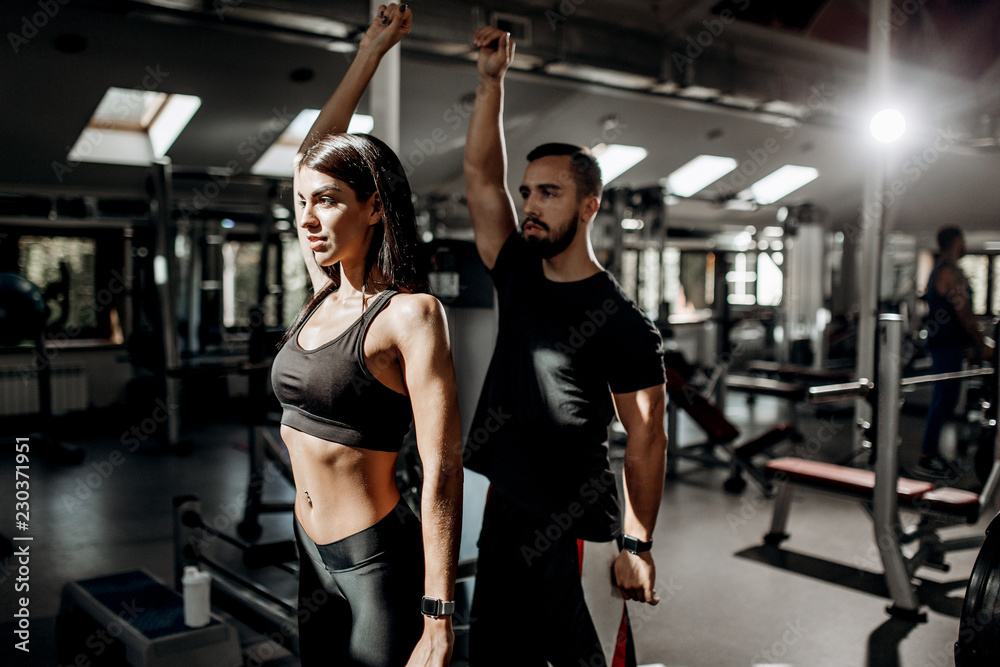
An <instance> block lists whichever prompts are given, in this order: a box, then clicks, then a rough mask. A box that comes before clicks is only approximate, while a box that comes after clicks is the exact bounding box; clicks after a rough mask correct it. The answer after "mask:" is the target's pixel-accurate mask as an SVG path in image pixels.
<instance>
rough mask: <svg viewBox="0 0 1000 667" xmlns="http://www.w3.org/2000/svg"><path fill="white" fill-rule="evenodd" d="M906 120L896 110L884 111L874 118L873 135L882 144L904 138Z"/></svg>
mask: <svg viewBox="0 0 1000 667" xmlns="http://www.w3.org/2000/svg"><path fill="white" fill-rule="evenodd" d="M905 129H906V119H905V118H903V114H901V113H899V112H898V111H896V110H895V109H882V110H881V111H879V112H878V113H877V114H875V115H874V116H872V124H871V130H872V135H873V136H874V137H875V138H876V139H878V140H879V141H881V142H882V143H885V144H887V143H889V142H892V141H895V140H896V139H899V138H900V137H901V136H903V131H904V130H905Z"/></svg>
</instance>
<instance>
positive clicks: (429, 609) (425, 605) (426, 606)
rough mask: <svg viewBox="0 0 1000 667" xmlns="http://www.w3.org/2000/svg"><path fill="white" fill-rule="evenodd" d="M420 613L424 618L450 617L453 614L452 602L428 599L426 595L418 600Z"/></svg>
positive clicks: (453, 602)
mask: <svg viewBox="0 0 1000 667" xmlns="http://www.w3.org/2000/svg"><path fill="white" fill-rule="evenodd" d="M420 613H421V614H423V615H424V616H433V617H434V618H437V617H438V616H451V615H452V614H454V613H455V601H454V600H441V599H439V598H429V597H427V596H426V595H425V596H423V597H422V598H420Z"/></svg>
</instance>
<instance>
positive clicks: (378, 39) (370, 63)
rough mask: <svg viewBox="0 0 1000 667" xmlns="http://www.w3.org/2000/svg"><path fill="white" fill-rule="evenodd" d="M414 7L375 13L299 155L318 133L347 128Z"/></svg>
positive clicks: (384, 7)
mask: <svg viewBox="0 0 1000 667" xmlns="http://www.w3.org/2000/svg"><path fill="white" fill-rule="evenodd" d="M412 24H413V10H412V9H410V7H409V6H408V5H405V4H403V5H396V4H392V5H388V6H387V5H381V6H379V8H378V15H377V16H376V17H375V18H374V20H373V21H372V24H371V25H370V26H369V27H368V30H367V31H366V32H365V36H364V37H363V38H362V39H361V44H360V45H359V46H358V53H357V55H356V56H355V57H354V61H353V62H352V63H351V66H350V67H349V68H348V70H347V74H345V75H344V78H343V79H342V80H341V82H340V84H339V85H338V86H337V89H336V90H335V91H333V95H331V96H330V99H329V100H327V102H326V104H324V105H323V108H322V109H321V110H320V112H319V117H318V118H316V122H315V123H313V126H312V127H311V128H310V129H309V134H307V135H306V138H305V140H304V141H303V142H302V145H301V146H300V147H299V151H298V155H297V156H296V160H295V162H296V164H298V161H299V158H300V157H301V156H302V154H303V153H305V152H306V151H307V150H308V149H309V147H310V146H312V145H313V144H314V143H316V142H317V141H318V140H319V139H320V137H322V136H324V135H327V134H333V133H335V132H347V127H348V125H349V124H350V122H351V116H353V115H354V111H355V109H357V108H358V102H360V101H361V96H362V95H364V93H365V89H366V88H368V84H369V83H370V82H371V80H372V76H373V75H374V74H375V70H376V69H378V65H379V63H380V62H382V57H383V56H385V54H386V53H388V52H389V49H391V48H392V47H394V46H395V45H396V44H398V43H399V42H400V40H402V39H403V37H405V36H406V35H407V33H409V32H410V26H411V25H412Z"/></svg>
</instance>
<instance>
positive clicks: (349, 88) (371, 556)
mask: <svg viewBox="0 0 1000 667" xmlns="http://www.w3.org/2000/svg"><path fill="white" fill-rule="evenodd" d="M410 21H411V10H410V9H409V8H408V7H407V6H406V5H400V6H397V5H392V6H390V7H385V6H383V7H381V8H380V10H379V16H378V17H376V19H375V21H374V22H373V24H372V26H371V27H370V28H369V29H368V31H367V32H366V33H365V36H364V39H363V40H362V42H361V44H360V46H359V50H358V54H357V57H356V58H355V60H354V63H353V64H352V65H351V67H350V69H349V70H348V72H347V74H346V75H345V77H344V80H343V81H342V82H341V84H340V85H339V86H338V88H337V91H336V92H335V93H334V95H333V97H331V98H330V101H329V102H328V103H327V104H326V106H325V107H324V108H323V110H322V112H321V113H320V116H319V118H318V119H317V121H316V124H315V125H314V126H313V128H312V130H311V131H310V134H309V137H308V138H307V139H306V141H305V143H304V144H303V146H302V149H301V150H300V153H299V155H298V156H297V158H296V167H295V180H294V197H295V204H296V224H297V229H298V231H299V234H300V239H301V241H302V243H303V246H304V247H306V248H308V254H309V259H308V261H309V262H311V263H313V264H314V267H318V268H319V270H315V268H313V269H311V272H312V275H313V280H314V286H315V287H316V290H315V294H314V296H313V297H312V298H311V299H310V300H309V302H308V303H307V304H306V305H305V306H304V307H303V309H302V312H301V313H300V314H299V316H298V318H297V320H296V322H295V323H294V324H293V325H292V327H291V329H289V331H288V333H287V334H286V336H285V341H284V344H283V346H282V348H281V350H280V351H279V353H278V355H277V357H276V358H275V361H274V367H273V370H272V383H273V386H274V391H275V395H276V396H277V397H278V400H279V401H280V402H281V404H282V408H283V413H282V420H281V421H282V427H281V436H282V439H283V440H284V442H285V444H286V445H287V447H288V452H289V455H290V458H291V463H292V470H293V473H294V477H295V487H296V498H295V534H296V539H297V542H298V547H299V562H300V574H299V614H298V620H299V644H300V658H301V661H302V664H303V665H304V666H309V665H318V664H323V665H365V666H373V667H374V666H376V665H377V666H390V665H407V666H411V665H414V666H415V665H434V666H435V667H443V666H444V665H447V664H448V661H449V658H450V655H451V650H452V644H453V633H452V628H451V617H450V615H448V614H449V613H450V608H453V606H454V603H453V600H454V597H453V593H454V580H455V562H456V554H457V541H458V536H459V530H460V519H461V501H462V457H461V426H460V423H459V417H458V402H457V396H456V387H455V374H454V368H453V365H452V358H451V350H450V346H449V340H448V330H447V325H446V323H445V318H444V313H443V311H442V308H441V305H440V303H439V302H438V301H437V300H436V299H435V298H434V297H433V296H430V295H429V294H424V293H421V292H420V290H421V284H422V283H421V280H420V278H419V276H418V272H417V270H416V268H415V251H416V244H417V239H416V228H415V221H414V212H413V204H412V202H411V199H410V196H411V194H410V187H409V184H408V182H407V180H406V176H405V173H404V171H403V168H402V165H401V164H400V162H399V160H398V158H397V157H396V156H395V154H393V152H392V151H391V150H390V149H389V148H388V147H387V146H386V145H385V144H384V143H382V142H381V141H379V140H378V139H375V138H373V137H368V136H364V135H350V134H338V132H340V131H342V130H343V129H344V128H346V127H347V124H348V122H349V120H350V116H351V114H352V113H353V111H354V109H355V108H356V106H357V103H358V100H359V99H360V97H361V95H362V94H363V92H364V89H365V87H366V86H367V84H368V82H369V81H370V79H371V75H372V74H373V73H374V71H375V68H376V67H377V66H378V62H379V61H380V59H381V57H382V56H383V55H384V54H385V53H386V51H388V50H389V48H391V47H392V46H393V45H394V44H396V43H397V42H399V40H400V39H402V37H403V36H404V35H405V34H406V33H407V32H408V31H409V27H410ZM411 417H412V422H413V424H414V428H415V433H416V439H417V448H418V451H419V453H420V459H421V462H422V468H423V489H422V497H421V504H420V514H421V520H420V521H418V520H417V518H416V517H415V516H414V515H413V513H412V512H410V510H409V508H408V507H407V506H406V504H405V503H404V502H403V501H402V500H401V498H400V494H399V490H398V489H397V487H396V478H395V469H396V459H397V457H398V453H399V448H400V445H401V442H402V439H403V437H404V436H405V435H406V433H407V431H408V429H409V426H410V422H411ZM422 612H423V613H422Z"/></svg>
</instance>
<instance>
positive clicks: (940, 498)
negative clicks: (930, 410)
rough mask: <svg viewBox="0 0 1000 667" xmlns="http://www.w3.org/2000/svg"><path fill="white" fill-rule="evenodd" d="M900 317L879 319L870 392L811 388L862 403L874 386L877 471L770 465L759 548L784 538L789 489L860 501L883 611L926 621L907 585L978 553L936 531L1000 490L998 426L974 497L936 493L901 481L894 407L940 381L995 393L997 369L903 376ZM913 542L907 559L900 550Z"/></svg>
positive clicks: (972, 515)
mask: <svg viewBox="0 0 1000 667" xmlns="http://www.w3.org/2000/svg"><path fill="white" fill-rule="evenodd" d="M902 326H903V318H902V317H900V316H899V315H896V314H885V315H882V316H881V318H880V328H879V343H880V348H879V355H878V358H879V368H878V381H877V382H876V383H875V384H874V387H873V386H872V385H871V384H870V383H868V381H867V380H859V381H857V382H851V383H842V384H839V385H831V386H825V387H815V388H813V389H810V390H809V393H810V395H811V396H812V397H813V399H814V400H839V399H844V398H864V397H865V396H867V395H868V393H869V392H870V391H871V390H872V389H873V388H874V390H875V391H876V392H877V394H876V396H877V400H876V401H875V402H874V404H875V405H874V407H875V410H874V415H875V424H876V427H875V433H876V437H875V443H874V444H875V446H876V447H877V449H876V451H875V454H876V456H875V469H874V470H873V471H872V470H861V469H857V468H850V467H846V466H841V465H834V464H829V463H821V462H817V461H808V460H805V459H800V458H794V457H785V458H780V459H776V460H774V461H771V462H769V463H768V464H767V465H766V467H765V471H766V473H767V474H768V475H770V476H771V477H772V479H773V480H774V481H775V482H777V483H778V484H779V486H780V491H779V494H778V497H777V500H776V501H775V506H774V514H773V517H772V521H771V529H770V531H769V532H768V534H767V535H766V536H765V537H764V543H765V545H769V546H772V547H777V546H778V545H779V544H780V543H781V542H783V541H784V540H786V539H788V537H789V534H788V533H787V530H786V527H787V522H788V516H789V513H790V511H791V501H792V496H793V493H794V489H809V490H813V491H822V492H826V493H833V494H836V495H839V496H846V497H850V498H854V499H856V500H859V501H861V502H862V503H863V504H864V506H865V507H866V508H867V509H868V510H869V513H870V515H871V517H872V520H873V522H874V531H875V542H876V545H877V547H878V550H879V555H880V556H881V559H882V564H883V569H884V572H885V579H886V583H887V585H888V588H889V595H890V597H891V598H892V600H893V604H892V606H890V607H889V608H888V612H889V613H890V614H891V615H893V616H895V617H899V618H903V619H906V620H909V621H914V622H923V621H926V614H924V613H923V612H921V611H920V602H919V599H918V597H917V593H916V590H915V588H914V586H913V584H912V582H911V577H912V576H913V574H914V572H915V571H916V570H917V569H918V568H920V567H925V566H926V567H933V568H936V569H939V570H947V569H948V565H947V564H946V563H945V562H944V558H945V555H946V553H947V552H949V551H954V550H959V549H971V548H977V547H979V546H980V545H981V544H982V543H983V539H982V538H981V537H978V536H974V537H969V538H957V539H953V540H942V539H941V537H940V535H939V534H938V531H939V530H940V529H941V528H943V527H946V526H952V525H956V524H961V523H968V524H971V523H975V522H976V521H977V520H978V519H979V516H980V513H981V512H982V511H983V509H984V508H985V507H987V506H988V505H989V504H990V503H991V502H992V500H993V498H994V496H995V495H996V493H997V490H998V487H1000V461H998V460H997V458H996V453H997V451H998V450H1000V436H998V432H997V428H996V421H995V420H994V422H993V431H992V434H993V442H992V444H993V453H994V459H993V465H992V468H991V471H990V474H989V476H988V478H987V480H986V483H985V485H984V487H983V489H982V491H981V492H980V493H978V494H977V493H973V492H971V491H966V490H962V489H953V488H935V486H934V485H933V484H932V483H930V482H923V481H919V480H913V479H906V478H900V476H899V458H898V448H899V407H900V404H901V394H902V389H903V388H904V387H915V386H919V385H922V384H927V383H932V382H940V381H941V380H948V379H959V378H970V377H983V376H989V377H990V379H991V382H992V386H993V387H994V388H995V390H998V391H1000V374H998V372H997V368H995V367H994V368H979V369H971V370H967V371H961V372H958V373H945V374H940V375H925V376H916V377H909V378H901V377H900V374H901V369H900V364H899V359H900V351H901V350H900V348H901V341H902ZM900 507H905V508H907V509H910V510H913V511H915V512H917V513H918V514H919V517H920V519H919V522H918V523H917V524H916V525H915V526H912V527H908V528H905V529H904V527H903V525H902V522H901V519H900V512H899V510H900ZM914 543H915V544H916V550H915V552H913V553H912V554H911V555H909V556H905V555H904V553H903V546H904V545H908V544H914Z"/></svg>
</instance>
